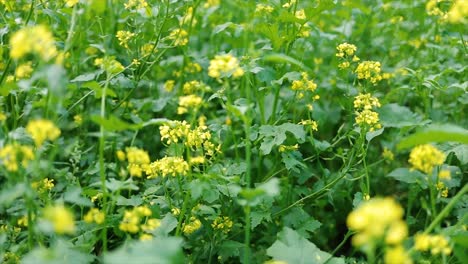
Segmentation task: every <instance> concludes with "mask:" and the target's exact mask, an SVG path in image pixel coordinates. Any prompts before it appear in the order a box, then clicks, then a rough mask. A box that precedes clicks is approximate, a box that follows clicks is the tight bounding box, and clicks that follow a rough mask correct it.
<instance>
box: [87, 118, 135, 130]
mask: <svg viewBox="0 0 468 264" xmlns="http://www.w3.org/2000/svg"><path fill="white" fill-rule="evenodd" d="M91 120H92V121H93V122H95V123H97V124H98V125H102V126H103V127H104V129H105V130H106V131H112V132H114V131H122V130H138V129H140V128H141V125H140V124H130V123H127V122H125V121H123V120H121V119H120V118H118V117H116V116H113V115H111V116H109V117H108V118H106V119H104V118H102V117H100V116H98V115H95V116H91Z"/></svg>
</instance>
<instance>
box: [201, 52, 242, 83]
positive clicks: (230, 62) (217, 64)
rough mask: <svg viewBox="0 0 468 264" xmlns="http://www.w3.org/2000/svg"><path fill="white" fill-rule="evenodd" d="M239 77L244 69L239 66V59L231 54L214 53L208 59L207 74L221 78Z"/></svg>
mask: <svg viewBox="0 0 468 264" xmlns="http://www.w3.org/2000/svg"><path fill="white" fill-rule="evenodd" d="M231 75H232V77H234V78H239V77H241V76H243V75H244V70H243V69H242V68H241V67H240V66H239V61H238V60H237V58H236V57H234V56H232V55H231V54H224V55H216V56H215V57H214V59H212V60H210V66H209V67H208V76H210V77H212V78H221V77H227V76H231Z"/></svg>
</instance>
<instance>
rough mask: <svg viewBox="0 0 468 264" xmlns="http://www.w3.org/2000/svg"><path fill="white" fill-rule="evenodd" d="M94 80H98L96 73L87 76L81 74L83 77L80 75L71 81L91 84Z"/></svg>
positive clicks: (86, 74)
mask: <svg viewBox="0 0 468 264" xmlns="http://www.w3.org/2000/svg"><path fill="white" fill-rule="evenodd" d="M94 78H96V74H94V73H85V74H81V75H78V76H76V77H75V78H74V79H73V80H70V82H72V83H73V82H89V81H92V80H94Z"/></svg>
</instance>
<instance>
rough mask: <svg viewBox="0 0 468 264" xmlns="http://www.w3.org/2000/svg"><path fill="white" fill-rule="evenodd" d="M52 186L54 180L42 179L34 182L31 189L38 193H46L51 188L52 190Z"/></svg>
mask: <svg viewBox="0 0 468 264" xmlns="http://www.w3.org/2000/svg"><path fill="white" fill-rule="evenodd" d="M54 186H55V184H54V180H53V179H49V178H45V179H42V180H40V181H36V182H33V183H31V187H32V188H33V189H35V190H36V191H37V192H38V193H45V192H48V191H50V190H52V188H54Z"/></svg>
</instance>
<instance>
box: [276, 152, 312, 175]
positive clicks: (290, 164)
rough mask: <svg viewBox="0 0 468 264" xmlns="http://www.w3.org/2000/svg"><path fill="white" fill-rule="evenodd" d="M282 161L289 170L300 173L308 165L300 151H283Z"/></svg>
mask: <svg viewBox="0 0 468 264" xmlns="http://www.w3.org/2000/svg"><path fill="white" fill-rule="evenodd" d="M281 161H283V163H284V166H286V169H287V170H288V171H294V172H297V173H300V172H301V169H304V168H307V166H306V165H305V164H304V163H302V155H301V153H300V152H299V151H291V152H283V153H281Z"/></svg>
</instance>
